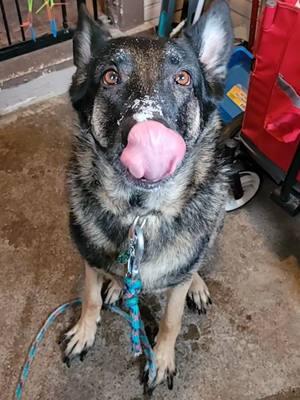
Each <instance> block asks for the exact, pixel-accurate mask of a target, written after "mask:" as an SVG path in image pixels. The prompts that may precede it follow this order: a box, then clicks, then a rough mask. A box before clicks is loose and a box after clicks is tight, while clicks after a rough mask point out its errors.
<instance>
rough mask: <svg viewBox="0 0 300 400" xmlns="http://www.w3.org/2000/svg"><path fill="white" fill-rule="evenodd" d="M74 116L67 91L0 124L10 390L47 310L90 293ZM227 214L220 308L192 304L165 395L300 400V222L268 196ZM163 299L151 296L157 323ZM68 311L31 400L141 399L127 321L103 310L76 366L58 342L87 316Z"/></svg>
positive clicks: (4, 364)
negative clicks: (78, 210)
mask: <svg viewBox="0 0 300 400" xmlns="http://www.w3.org/2000/svg"><path fill="white" fill-rule="evenodd" d="M74 121H75V118H74V115H73V114H72V112H71V110H70V107H69V105H68V103H67V100H66V99H65V98H57V99H55V100H52V101H49V102H47V103H45V104H42V105H36V106H33V107H31V108H29V109H26V110H24V111H22V112H19V113H16V114H13V115H10V116H8V117H5V118H2V121H1V127H0V193H1V196H0V209H1V213H0V266H1V268H0V304H1V323H0V387H1V399H3V400H7V399H12V398H13V392H14V389H15V385H16V382H17V378H18V375H19V372H20V368H21V365H22V363H23V361H24V358H25V355H26V352H27V350H28V347H29V344H30V342H31V341H32V339H33V337H34V335H35V334H36V332H37V329H38V328H39V327H40V326H41V324H42V323H43V321H44V320H45V318H46V316H47V314H48V313H49V312H50V311H51V310H52V309H53V308H55V307H56V306H57V305H59V304H61V303H63V302H65V301H67V300H69V299H72V298H74V297H76V296H77V295H78V294H80V290H81V286H82V263H81V260H80V258H79V256H78V254H77V253H76V251H75V249H74V248H73V246H72V243H71V241H70V239H69V235H68V211H67V203H66V193H65V180H64V174H65V167H66V163H67V160H68V154H69V147H70V135H71V131H72V129H73V122H74ZM271 188H272V184H271V183H270V182H269V181H265V182H264V184H263V186H262V189H261V190H260V193H259V194H258V196H257V197H256V198H255V200H254V201H253V202H252V203H251V204H249V205H248V206H247V207H245V208H244V209H242V210H241V211H237V212H234V213H232V214H229V215H227V218H226V223H225V227H224V230H223V233H222V235H221V237H220V240H219V243H218V246H217V249H216V254H215V256H214V258H213V259H212V261H211V263H210V264H211V265H210V268H207V270H208V271H206V272H205V276H206V280H207V284H208V287H209V289H210V291H211V294H212V299H213V306H212V307H211V309H210V310H209V313H208V314H207V316H200V317H199V316H198V315H194V314H192V313H191V312H190V311H188V310H186V313H185V316H184V323H183V330H182V333H181V335H180V337H179V340H178V343H177V365H178V369H179V375H178V377H177V379H176V382H175V388H174V391H173V392H169V391H168V390H167V389H166V387H165V386H160V387H159V388H158V389H157V390H156V392H154V395H153V396H154V399H157V400H158V399H166V400H167V399H174V398H177V399H182V400H185V399H186V400H187V399H189V400H190V399H197V400H262V399H264V400H267V399H268V400H291V399H293V400H295V399H300V268H299V267H300V224H299V222H300V219H299V216H298V217H297V218H291V217H289V216H288V215H287V214H285V213H284V212H283V211H282V210H281V209H279V208H278V207H277V206H276V205H274V204H273V203H272V202H271V201H270V200H269V192H270V190H271ZM160 301H161V299H160V298H159V297H157V296H154V295H151V296H148V297H147V298H145V299H144V304H145V305H144V307H143V310H144V315H145V319H146V320H147V321H148V322H149V321H150V323H151V321H152V323H153V320H156V321H157V320H158V316H159V313H160V311H161V305H160ZM78 312H79V309H78V308H77V309H72V310H69V311H68V312H67V314H65V315H64V316H63V317H60V318H59V321H58V322H56V323H55V325H54V326H53V327H52V328H51V329H50V331H49V332H48V334H47V335H46V338H45V340H44V342H43V344H42V345H41V347H40V350H39V352H38V355H37V358H36V360H35V362H34V364H33V366H32V369H31V371H30V376H29V380H28V383H27V385H26V389H25V394H24V400H25V399H26V400H29V399H30V400H38V399H42V400H54V399H55V400H79V399H81V400H96V399H101V400H108V399H126V400H127V399H128V400H129V399H130V400H138V399H142V398H143V396H142V387H141V386H140V385H139V383H138V376H139V372H140V368H141V361H140V360H133V359H132V357H131V355H130V353H129V342H128V336H127V334H128V328H127V326H126V323H125V322H124V321H122V320H120V319H119V317H117V316H115V315H111V314H109V313H107V312H106V313H104V316H103V323H102V325H101V327H100V328H99V331H98V335H97V340H96V345H95V346H94V348H93V349H92V350H91V351H90V353H89V354H88V356H87V358H86V360H85V361H84V362H83V363H81V362H80V361H75V362H74V363H73V364H72V366H71V368H70V369H68V368H67V367H66V366H65V365H64V364H63V363H62V362H61V353H60V349H59V346H58V345H57V340H58V338H59V336H60V334H61V332H63V331H65V330H66V329H67V328H68V326H69V325H71V324H72V321H74V320H75V319H76V318H77V317H78Z"/></svg>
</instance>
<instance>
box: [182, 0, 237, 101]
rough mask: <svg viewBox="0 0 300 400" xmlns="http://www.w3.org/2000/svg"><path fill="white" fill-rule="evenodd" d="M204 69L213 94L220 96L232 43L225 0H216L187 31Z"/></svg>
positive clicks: (230, 26) (228, 13)
mask: <svg viewBox="0 0 300 400" xmlns="http://www.w3.org/2000/svg"><path fill="white" fill-rule="evenodd" d="M184 35H185V37H187V38H188V39H189V40H190V41H191V43H192V46H193V47H194V49H195V51H196V53H197V56H198V58H199V61H200V62H201V63H202V65H203V66H204V68H205V72H206V76H207V80H208V82H209V85H210V86H211V88H212V89H213V94H214V95H215V96H216V97H220V96H222V94H223V90H222V86H223V83H224V80H225V78H226V71H227V63H228V61H229V58H230V55H231V52H232V46H233V31H232V24H231V18H230V9H229V6H228V4H227V2H226V1H225V0H214V2H213V3H212V5H211V6H210V8H209V10H208V11H207V12H206V13H205V14H204V15H203V16H202V17H201V18H200V19H199V20H198V21H197V22H196V23H195V24H194V25H192V26H190V27H188V28H187V29H186V30H185V31H184Z"/></svg>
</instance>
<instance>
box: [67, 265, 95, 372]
mask: <svg viewBox="0 0 300 400" xmlns="http://www.w3.org/2000/svg"><path fill="white" fill-rule="evenodd" d="M102 285H103V274H102V273H101V271H99V272H98V271H97V270H96V269H94V268H92V267H90V266H89V265H88V264H87V263H86V262H85V286H84V295H83V299H82V308H81V316H80V319H79V321H78V322H77V324H76V325H75V326H74V327H73V328H72V329H71V330H70V331H68V332H67V333H66V334H65V339H66V340H67V341H68V344H67V347H66V349H65V358H64V361H65V362H66V363H67V365H69V363H70V360H71V359H72V358H74V357H75V356H77V355H79V356H80V358H81V360H82V359H83V358H84V356H85V354H86V353H87V351H88V349H89V348H90V347H91V346H92V345H93V344H94V341H95V335H96V330H97V323H98V322H99V321H100V311H101V307H102V298H101V289H102Z"/></svg>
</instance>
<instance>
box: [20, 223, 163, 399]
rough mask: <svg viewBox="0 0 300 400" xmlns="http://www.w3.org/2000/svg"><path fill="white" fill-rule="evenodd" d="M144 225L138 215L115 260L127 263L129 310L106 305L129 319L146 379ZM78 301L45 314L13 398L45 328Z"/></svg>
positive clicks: (151, 372) (151, 365)
mask: <svg viewBox="0 0 300 400" xmlns="http://www.w3.org/2000/svg"><path fill="white" fill-rule="evenodd" d="M143 225H144V223H142V224H141V225H140V224H139V218H138V217H137V218H136V220H135V221H134V223H133V225H132V226H131V228H130V230H129V248H128V251H127V252H124V253H122V254H121V255H120V256H119V257H118V259H117V261H118V262H120V263H122V264H125V263H127V266H128V270H127V274H126V276H125V278H124V300H123V303H124V307H125V308H126V309H128V311H129V313H127V312H125V311H123V310H122V309H121V308H119V307H117V306H115V305H107V306H105V308H107V309H108V310H110V311H112V312H114V313H116V314H118V315H120V316H121V317H123V318H124V319H126V321H127V322H128V323H129V325H130V328H131V332H130V341H131V346H132V352H133V354H134V356H135V357H137V356H139V355H141V354H142V353H144V355H145V357H146V360H147V361H146V366H145V371H146V372H147V373H148V376H149V382H152V381H154V379H155V377H156V373H157V368H156V363H155V354H154V352H153V350H152V347H151V345H150V343H149V339H148V337H147V334H146V331H145V327H144V324H143V321H142V318H141V314H140V309H139V301H138V300H139V294H140V292H141V290H142V282H141V278H140V272H139V267H140V262H141V259H142V256H143V252H144V236H143ZM80 304H81V299H79V298H77V299H74V300H72V301H70V302H68V303H64V304H62V305H60V306H59V307H57V308H56V309H55V310H54V311H52V313H51V314H50V315H49V316H48V318H47V319H46V321H45V323H44V324H43V326H42V328H41V329H40V330H39V332H38V334H37V335H36V337H35V338H34V340H33V342H32V344H31V346H30V349H29V352H28V354H27V357H26V360H25V363H24V365H23V368H22V371H21V374H20V378H19V381H18V384H17V388H16V391H15V400H21V399H22V396H23V392H24V386H25V383H26V381H27V379H28V376H29V372H30V367H31V364H32V362H33V360H34V358H35V356H36V354H37V350H38V346H39V345H40V344H41V342H42V340H43V339H44V337H45V334H46V332H47V331H48V329H49V328H50V326H51V325H52V324H53V323H54V322H55V320H56V319H57V318H58V317H59V316H60V315H62V314H64V313H65V312H66V311H67V310H68V309H69V308H71V307H74V306H78V305H80Z"/></svg>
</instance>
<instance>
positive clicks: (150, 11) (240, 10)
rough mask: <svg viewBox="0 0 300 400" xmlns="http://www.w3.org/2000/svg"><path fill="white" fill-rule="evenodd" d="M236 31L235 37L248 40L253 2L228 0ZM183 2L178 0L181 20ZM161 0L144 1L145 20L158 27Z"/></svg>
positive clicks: (178, 12)
mask: <svg viewBox="0 0 300 400" xmlns="http://www.w3.org/2000/svg"><path fill="white" fill-rule="evenodd" d="M228 3H229V5H230V8H231V16H232V21H233V26H234V29H235V36H236V37H239V38H242V39H247V38H248V33H249V21H250V15H251V0H228ZM182 5H183V0H177V5H176V10H177V13H176V15H175V17H177V19H176V20H178V18H179V19H180V15H181V11H180V10H181V9H182ZM160 7H161V0H144V20H145V21H147V22H151V23H153V25H156V24H157V23H158V18H159V13H160Z"/></svg>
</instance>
